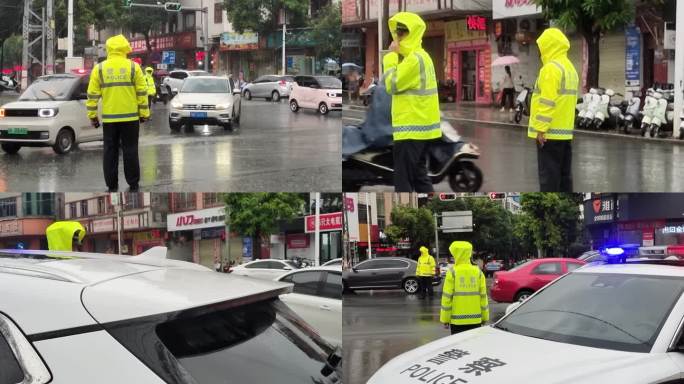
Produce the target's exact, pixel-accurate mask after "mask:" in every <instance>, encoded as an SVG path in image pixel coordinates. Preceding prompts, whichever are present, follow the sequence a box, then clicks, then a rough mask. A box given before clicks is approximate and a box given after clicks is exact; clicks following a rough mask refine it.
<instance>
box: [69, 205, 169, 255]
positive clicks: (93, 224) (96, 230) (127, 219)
mask: <svg viewBox="0 0 684 384" xmlns="http://www.w3.org/2000/svg"><path fill="white" fill-rule="evenodd" d="M80 222H81V224H83V226H84V227H85V228H86V232H87V235H86V237H85V239H84V240H83V251H85V252H96V253H119V250H118V247H119V239H118V236H119V234H118V230H117V219H116V217H108V218H102V219H92V220H81V221H80ZM121 222H122V224H123V226H122V227H121V228H122V231H121V253H122V254H124V255H139V254H141V253H143V252H145V251H146V250H148V249H150V248H152V247H156V246H164V237H165V234H164V232H163V229H161V228H151V227H150V222H149V212H140V213H132V214H126V215H124V216H122V217H121Z"/></svg>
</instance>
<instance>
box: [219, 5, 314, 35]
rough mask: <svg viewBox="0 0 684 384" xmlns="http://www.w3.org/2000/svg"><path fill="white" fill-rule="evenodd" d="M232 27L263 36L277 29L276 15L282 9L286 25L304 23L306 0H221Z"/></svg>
mask: <svg viewBox="0 0 684 384" xmlns="http://www.w3.org/2000/svg"><path fill="white" fill-rule="evenodd" d="M223 8H224V9H225V10H226V13H227V14H228V21H230V23H231V25H232V26H233V29H234V30H235V31H236V32H238V33H243V32H244V31H246V30H250V31H253V32H258V33H259V35H260V36H265V35H267V34H269V33H270V32H273V31H276V30H278V28H279V26H278V16H279V13H280V11H281V10H282V9H285V10H286V11H287V21H288V24H287V27H288V28H296V27H302V26H305V25H306V18H307V12H308V9H309V1H308V0H223Z"/></svg>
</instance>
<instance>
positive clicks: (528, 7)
mask: <svg viewBox="0 0 684 384" xmlns="http://www.w3.org/2000/svg"><path fill="white" fill-rule="evenodd" d="M541 12H542V9H541V7H539V6H538V5H536V4H535V3H534V0H494V1H493V2H492V15H493V16H492V18H493V19H495V20H496V19H505V18H508V17H519V16H531V15H540V14H541Z"/></svg>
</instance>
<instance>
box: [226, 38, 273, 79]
mask: <svg viewBox="0 0 684 384" xmlns="http://www.w3.org/2000/svg"><path fill="white" fill-rule="evenodd" d="M260 44H261V43H260V39H259V34H258V33H256V32H244V33H235V32H223V33H222V34H221V36H220V43H219V52H220V53H219V56H220V62H221V64H220V66H219V72H224V73H228V74H232V75H233V77H234V78H235V79H237V78H238V76H239V74H240V72H241V71H242V72H243V74H244V78H245V79H247V80H248V81H249V80H254V79H255V78H256V77H257V73H258V70H257V68H258V67H260V66H261V65H259V63H263V62H264V60H265V58H264V57H262V56H264V55H261V54H260V50H259V47H260ZM266 60H268V59H266ZM268 61H269V63H268V64H269V65H270V64H271V63H270V60H268Z"/></svg>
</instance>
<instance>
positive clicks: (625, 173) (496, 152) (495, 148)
mask: <svg viewBox="0 0 684 384" xmlns="http://www.w3.org/2000/svg"><path fill="white" fill-rule="evenodd" d="M363 116H364V112H362V111H357V110H351V111H346V110H345V111H344V118H343V123H344V124H357V123H358V122H359V120H358V119H363ZM449 121H450V122H451V123H452V125H453V126H454V127H455V128H456V129H457V130H458V132H459V133H460V134H461V135H462V136H463V137H464V138H465V140H466V141H470V142H472V143H474V144H476V145H477V146H479V147H480V149H481V152H482V156H481V157H480V159H478V160H476V161H475V163H476V164H477V165H478V166H479V167H480V168H481V169H482V172H483V173H484V183H483V185H482V188H481V191H524V192H527V191H538V190H539V181H538V176H537V153H536V147H535V144H534V141H533V140H531V139H528V138H527V132H526V130H525V129H522V128H519V127H511V126H506V125H493V124H478V123H476V122H471V121H462V120H452V119H449ZM572 171H573V178H574V189H575V191H578V192H584V191H631V192H675V191H681V189H682V186H683V185H684V182H683V181H682V180H684V145H673V144H672V143H670V142H647V141H643V140H634V139H630V138H623V137H613V136H611V137H598V136H586V135H576V136H575V140H574V144H573V170H572ZM364 190H369V191H380V190H391V187H385V186H372V187H369V188H366V189H364ZM435 190H436V191H449V190H450V188H449V185H448V183H447V182H446V181H445V182H443V183H441V184H439V185H435Z"/></svg>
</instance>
